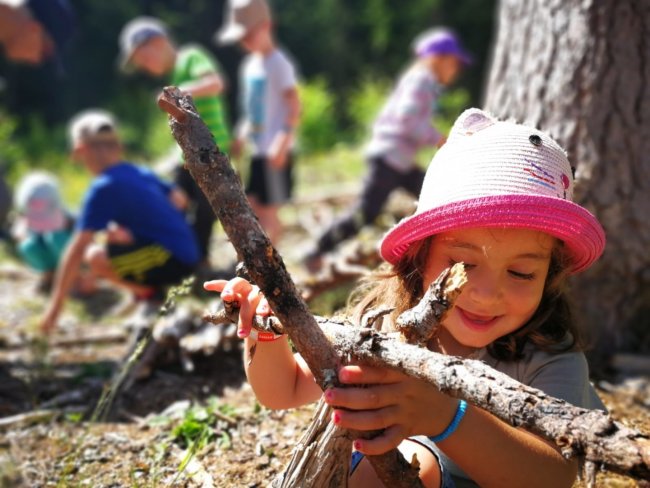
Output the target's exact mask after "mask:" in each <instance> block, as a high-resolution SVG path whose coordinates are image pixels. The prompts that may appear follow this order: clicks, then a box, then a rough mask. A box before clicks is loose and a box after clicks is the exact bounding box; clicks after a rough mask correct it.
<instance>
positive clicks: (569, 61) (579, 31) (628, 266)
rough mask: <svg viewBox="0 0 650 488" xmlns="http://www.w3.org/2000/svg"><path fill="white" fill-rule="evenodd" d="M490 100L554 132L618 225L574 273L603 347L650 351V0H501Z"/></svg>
mask: <svg viewBox="0 0 650 488" xmlns="http://www.w3.org/2000/svg"><path fill="white" fill-rule="evenodd" d="M498 22H499V25H498V36H497V39H496V42H495V50H494V54H493V62H492V68H491V72H490V75H489V82H488V88H487V92H486V100H485V108H486V109H487V110H489V111H491V112H492V113H493V114H495V115H497V116H499V117H504V118H507V117H512V118H515V119H516V120H518V121H522V122H527V123H530V124H532V125H535V126H537V127H540V128H541V129H543V130H546V131H547V132H549V133H550V134H551V135H552V136H553V137H555V138H556V139H557V140H558V142H560V144H561V145H563V147H564V148H565V149H566V150H567V152H568V154H569V160H570V161H571V162H572V164H573V165H574V166H575V167H576V170H577V171H576V202H577V203H580V204H582V205H584V206H585V207H587V208H588V209H589V210H590V211H591V212H592V213H594V214H595V215H596V216H597V217H598V219H599V220H600V222H601V223H602V225H603V227H604V228H605V232H606V234H607V247H606V249H605V252H604V254H603V257H602V258H601V260H600V261H599V262H598V263H596V264H595V265H594V266H593V267H592V268H591V269H590V270H589V271H588V272H586V273H584V274H583V275H580V276H577V277H575V278H574V280H573V284H572V288H573V295H574V298H575V301H576V309H575V310H576V312H577V313H576V316H577V318H578V319H579V320H580V321H581V322H583V323H584V325H585V326H586V327H587V330H589V331H591V332H593V333H594V338H595V339H596V350H595V352H596V353H597V357H599V358H602V357H604V356H609V355H611V354H612V353H613V352H614V351H616V350H619V349H627V350H638V351H642V352H648V351H650V327H648V325H650V323H649V322H650V320H649V319H648V318H647V317H648V313H647V312H650V252H649V249H650V2H649V1H647V0H586V1H583V0H524V1H522V0H502V1H501V4H500V7H499V10H498Z"/></svg>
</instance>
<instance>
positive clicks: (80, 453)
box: [0, 242, 650, 488]
mask: <svg viewBox="0 0 650 488" xmlns="http://www.w3.org/2000/svg"><path fill="white" fill-rule="evenodd" d="M222 245H224V246H225V245H227V244H226V243H225V242H224V243H222ZM287 248H288V249H291V250H292V251H295V249H296V247H295V246H287ZM226 254H227V253H226ZM224 259H225V258H224ZM285 259H286V258H285ZM0 264H1V266H0V289H1V290H2V293H1V294H0V488H3V487H7V488H8V487H12V488H13V487H46V486H51V487H62V486H75V487H85V486H88V487H93V488H94V487H157V486H179V487H204V488H207V487H210V486H216V487H248V488H253V487H262V486H267V485H268V484H269V483H270V482H271V481H272V480H273V479H274V478H275V477H276V476H277V475H278V474H279V473H281V472H282V471H283V468H284V466H285V465H286V464H287V462H288V460H289V458H290V455H291V451H292V448H293V447H294V446H295V445H296V442H297V440H298V439H299V437H300V435H301V433H302V432H303V430H304V429H305V427H306V426H307V425H308V424H309V421H310V419H311V415H312V413H313V411H314V407H313V406H309V407H304V408H300V409H296V410H290V411H270V410H267V409H265V408H262V407H260V405H259V404H257V403H256V401H255V398H254V395H253V393H252V391H251V389H250V387H249V386H248V384H247V383H246V380H245V376H244V371H243V366H242V359H241V356H242V351H241V345H240V344H239V343H232V344H231V348H230V350H224V349H223V348H222V349H220V350H218V351H217V352H215V353H214V354H212V355H209V356H201V357H196V358H194V364H195V370H194V372H192V373H188V372H186V371H184V369H183V368H182V367H181V363H180V361H178V360H177V359H178V358H173V357H172V358H171V359H170V360H168V361H164V362H161V363H160V364H159V365H158V366H157V367H156V368H155V369H154V370H153V371H152V373H151V375H150V376H149V377H147V378H146V379H142V380H139V381H135V382H133V383H132V384H130V385H129V386H128V388H121V389H120V391H119V392H118V394H117V395H116V397H115V398H114V399H112V401H110V402H104V404H103V405H104V406H106V405H107V404H108V403H110V407H111V408H110V409H108V410H107V412H108V413H107V412H106V411H101V410H100V409H98V408H97V405H98V402H99V403H101V401H100V399H101V398H106V396H107V394H108V393H110V391H111V390H110V385H111V384H112V382H114V381H115V378H118V377H119V375H120V372H121V371H123V370H124V368H125V367H127V366H125V365H127V364H128V361H127V359H128V355H129V333H128V332H127V329H126V328H125V326H124V324H125V322H126V319H125V317H123V316H120V315H119V314H117V313H114V311H115V310H116V308H117V307H119V306H120V303H121V302H122V301H123V300H124V298H125V297H124V296H121V295H118V294H116V293H114V292H111V291H110V290H108V289H106V290H104V291H102V292H101V293H98V294H97V295H96V296H94V297H93V298H92V299H86V300H79V299H71V300H70V304H69V306H67V307H66V312H65V315H64V316H63V317H62V320H61V322H60V326H59V328H58V330H57V332H56V334H55V336H54V337H53V338H52V343H51V344H50V346H48V347H45V346H44V345H43V344H42V343H38V342H34V341H32V340H31V338H33V337H34V335H35V326H36V324H37V321H38V317H39V316H40V314H41V313H42V310H43V305H44V303H45V298H44V297H43V296H41V295H39V294H37V293H35V291H34V290H35V285H36V276H35V275H34V274H33V273H31V272H29V271H28V270H26V269H24V268H22V267H20V266H18V265H17V264H15V263H11V262H6V263H0ZM203 300H204V302H202V303H204V304H205V305H206V306H207V303H208V301H207V300H206V299H205V298H203ZM333 300H334V302H336V301H337V300H338V298H336V297H335V298H334V299H333ZM339 305H340V304H339ZM321 306H322V305H321ZM57 343H58V345H57ZM597 386H599V389H598V392H599V394H600V395H601V397H602V398H603V400H604V401H605V403H606V405H607V406H608V408H609V409H610V412H611V413H612V415H613V416H614V417H615V418H616V419H618V420H621V421H623V422H624V423H626V424H628V425H630V426H632V427H635V428H637V429H639V430H641V431H644V432H647V433H650V380H649V378H648V377H647V376H640V377H639V376H637V377H635V376H632V375H618V376H613V377H611V378H608V380H607V381H601V382H599V383H597ZM582 486H584V485H582V484H581V483H577V484H576V487H582ZM597 486H599V487H601V486H602V487H620V488H623V487H633V486H642V485H640V484H637V483H636V482H635V481H633V480H631V479H629V478H626V477H623V476H619V475H614V474H612V473H608V472H601V473H599V474H598V480H597ZM643 486H648V485H647V484H646V485H643Z"/></svg>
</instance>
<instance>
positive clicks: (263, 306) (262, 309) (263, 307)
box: [255, 292, 273, 317]
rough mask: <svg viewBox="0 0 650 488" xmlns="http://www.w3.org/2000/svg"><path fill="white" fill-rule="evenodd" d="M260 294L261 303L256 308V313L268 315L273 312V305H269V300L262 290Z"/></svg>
mask: <svg viewBox="0 0 650 488" xmlns="http://www.w3.org/2000/svg"><path fill="white" fill-rule="evenodd" d="M260 296H261V297H262V299H261V300H260V302H259V304H258V305H257V309H256V310H255V313H256V314H257V315H261V316H263V317H267V316H269V315H271V314H272V313H273V311H272V310H271V306H270V305H269V301H268V300H267V299H266V298H265V297H264V296H263V295H262V293H261V292H260Z"/></svg>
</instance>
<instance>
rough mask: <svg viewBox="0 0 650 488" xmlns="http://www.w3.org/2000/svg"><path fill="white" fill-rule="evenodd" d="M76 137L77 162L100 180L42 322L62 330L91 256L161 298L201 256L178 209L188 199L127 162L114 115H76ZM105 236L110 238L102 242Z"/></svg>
mask: <svg viewBox="0 0 650 488" xmlns="http://www.w3.org/2000/svg"><path fill="white" fill-rule="evenodd" d="M70 142H71V148H72V157H73V159H74V160H75V161H77V162H79V163H80V164H82V165H83V166H84V167H85V168H86V169H87V170H88V171H89V172H90V173H91V174H92V175H93V176H94V179H93V181H92V183H91V185H90V188H89V189H88V191H87V192H86V194H85V196H84V200H83V204H82V208H81V212H80V215H79V218H78V219H77V222H76V224H75V228H74V232H73V234H72V236H71V238H70V243H69V244H68V247H67V248H66V251H65V253H64V255H63V258H62V261H61V264H60V266H59V268H58V270H57V272H56V278H55V281H54V289H53V291H52V297H51V299H50V303H49V305H48V307H47V311H46V313H45V317H44V318H43V321H42V324H41V326H42V329H43V330H44V331H45V332H49V331H50V330H51V329H52V328H53V327H55V325H56V322H57V318H58V316H59V313H60V311H61V308H62V306H63V303H64V300H65V297H66V294H67V291H68V290H69V289H70V287H71V286H72V283H73V282H74V279H75V277H76V276H77V273H78V271H79V267H80V266H81V264H82V262H84V261H85V262H86V263H88V265H89V266H90V268H91V270H92V272H93V274H94V275H95V276H98V277H101V278H104V279H106V280H108V281H110V282H112V283H113V284H115V285H118V286H120V287H123V288H125V289H127V290H129V291H130V292H131V293H132V294H133V296H134V297H135V298H136V299H137V300H141V301H146V300H150V301H151V300H153V301H161V300H162V298H164V291H165V287H166V286H168V285H172V284H177V283H179V282H180V281H181V280H182V279H183V278H185V277H186V276H189V275H190V274H191V273H192V272H193V271H194V269H195V267H196V265H197V263H198V261H199V252H198V246H197V244H196V239H195V237H194V234H193V233H192V230H191V229H190V227H189V225H188V224H187V222H186V221H185V219H184V217H183V214H182V213H181V211H180V210H179V209H180V208H181V207H183V205H185V204H186V199H187V197H186V196H185V195H184V194H183V192H182V191H181V190H179V189H178V188H176V187H174V186H173V185H170V184H168V183H165V182H163V181H162V180H160V179H159V178H158V177H157V176H156V175H155V174H153V172H151V171H150V170H149V169H147V168H145V167H142V166H136V165H134V164H132V163H129V162H127V161H125V160H124V159H123V155H122V145H121V142H120V138H119V136H118V133H117V127H116V124H115V121H114V120H113V117H112V116H111V115H110V114H108V113H106V112H103V111H97V110H95V111H88V112H83V113H81V114H79V115H78V116H76V117H75V118H74V119H73V120H72V122H71V124H70ZM100 233H101V234H103V235H104V237H105V239H104V241H105V242H103V243H102V242H96V241H95V238H96V237H98V235H99V234H100ZM143 303H144V302H143Z"/></svg>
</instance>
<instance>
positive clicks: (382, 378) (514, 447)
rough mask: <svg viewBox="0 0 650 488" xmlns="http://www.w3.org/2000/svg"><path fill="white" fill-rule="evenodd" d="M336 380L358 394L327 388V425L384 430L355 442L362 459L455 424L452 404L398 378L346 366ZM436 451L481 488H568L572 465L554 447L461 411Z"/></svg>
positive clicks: (470, 410)
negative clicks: (330, 411)
mask: <svg viewBox="0 0 650 488" xmlns="http://www.w3.org/2000/svg"><path fill="white" fill-rule="evenodd" d="M339 380H340V381H341V382H342V383H346V384H348V385H371V386H367V387H363V388H345V389H340V388H334V389H331V390H328V391H327V392H326V394H325V399H326V401H327V403H328V404H330V405H332V406H334V407H336V408H335V409H334V412H333V414H332V418H333V421H334V422H335V423H336V424H337V425H340V426H341V427H344V428H349V429H356V430H376V429H385V430H384V432H383V433H382V434H381V435H380V436H378V437H375V438H374V439H371V440H356V441H355V448H356V449H358V450H359V451H361V452H363V453H365V454H370V455H372V454H381V453H384V452H387V451H388V450H390V449H392V448H394V447H397V446H398V445H399V444H400V442H401V441H402V440H403V439H406V438H407V437H410V436H412V435H427V436H436V435H438V434H440V433H441V432H443V431H444V430H445V429H446V427H447V426H448V425H449V423H450V422H451V420H452V418H453V417H454V414H455V411H456V408H457V405H458V400H457V399H454V398H451V397H449V396H447V395H444V394H442V393H441V392H440V391H438V390H437V389H436V388H434V387H432V386H431V385H429V384H428V383H425V382H423V381H420V380H417V379H414V378H410V377H408V376H406V375H404V374H402V373H399V372H396V371H392V370H388V369H384V368H373V367H368V366H345V367H343V368H341V370H340V372H339ZM438 447H439V448H440V449H441V450H442V451H443V452H444V453H445V454H446V455H447V456H449V457H450V458H451V459H453V460H454V462H456V464H458V466H459V467H460V468H461V469H462V470H463V471H465V473H466V474H467V475H468V476H470V477H471V478H472V479H473V480H474V481H475V482H476V483H478V484H479V485H480V486H481V487H488V488H489V487H503V486H526V487H549V486H553V487H563V486H566V487H570V486H571V485H572V483H573V481H574V480H575V478H576V474H577V462H576V461H575V460H570V461H568V460H565V459H564V458H563V457H562V455H561V454H560V453H559V451H558V450H557V448H556V447H555V446H554V445H552V444H550V443H548V442H547V441H545V440H543V439H541V438H539V437H537V436H535V435H533V434H531V433H529V432H526V431H524V430H522V429H516V428H514V427H511V426H509V425H507V424H506V423H504V422H502V421H501V420H499V419H497V418H496V417H494V416H493V415H492V414H490V413H488V412H485V411H484V410H481V409H480V408H477V407H473V406H471V405H468V407H467V411H466V413H465V416H464V417H463V419H462V420H461V422H460V424H459V426H458V428H457V429H456V430H455V431H454V432H453V434H451V435H450V436H449V437H448V438H447V439H446V440H443V441H440V442H439V443H438Z"/></svg>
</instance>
